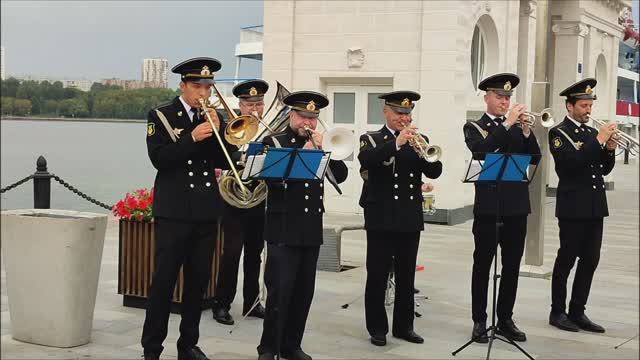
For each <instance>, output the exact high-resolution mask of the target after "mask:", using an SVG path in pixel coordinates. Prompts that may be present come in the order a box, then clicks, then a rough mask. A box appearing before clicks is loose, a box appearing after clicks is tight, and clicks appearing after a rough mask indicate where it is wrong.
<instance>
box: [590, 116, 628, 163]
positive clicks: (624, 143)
mask: <svg viewBox="0 0 640 360" xmlns="http://www.w3.org/2000/svg"><path fill="white" fill-rule="evenodd" d="M587 117H588V118H589V119H590V120H592V121H593V123H594V124H596V125H598V126H599V127H600V126H604V125H606V124H607V123H606V122H605V121H604V120H600V119H596V118H594V117H593V116H591V115H587ZM611 139H613V141H614V142H615V143H616V144H618V146H620V148H622V149H623V150H626V151H628V152H629V153H630V154H631V155H638V150H639V147H640V144H638V139H636V138H634V137H633V136H631V135H629V134H627V133H625V132H624V131H620V130H619V129H617V128H616V130H615V131H614V133H613V136H612V137H611Z"/></svg>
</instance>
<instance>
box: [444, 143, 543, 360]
mask: <svg viewBox="0 0 640 360" xmlns="http://www.w3.org/2000/svg"><path fill="white" fill-rule="evenodd" d="M534 157H535V158H536V159H537V160H536V161H535V162H532V159H534ZM539 159H540V155H539V154H538V155H531V154H510V153H474V154H473V156H472V159H471V161H470V162H469V167H468V168H467V171H466V173H465V177H464V179H463V180H462V182H463V183H494V184H496V228H495V237H496V241H495V244H494V246H495V249H494V251H495V255H494V257H493V302H492V313H491V326H489V327H488V328H487V329H486V330H485V331H483V332H482V333H480V334H479V335H478V337H481V336H482V335H484V334H487V333H489V346H488V348H487V360H489V357H490V355H491V346H492V344H493V340H494V339H498V340H501V341H504V342H506V343H508V344H511V345H513V346H515V347H516V348H518V350H520V352H522V353H523V354H524V355H525V356H526V357H528V358H529V359H531V360H534V359H533V357H532V356H531V355H529V353H527V352H526V351H525V350H524V349H523V348H522V347H520V345H518V344H517V343H516V342H515V341H513V339H510V338H509V337H508V336H505V335H503V336H504V339H503V338H502V337H500V336H498V335H496V292H497V289H498V278H499V277H500V275H498V244H499V243H500V228H501V227H502V225H503V224H502V222H501V218H500V210H501V209H500V207H501V206H500V187H501V184H502V183H504V182H511V183H517V182H519V183H524V184H529V183H530V182H531V180H532V179H533V177H534V175H535V172H536V169H537V166H536V167H535V168H534V170H533V171H532V172H531V176H528V171H527V170H528V165H529V164H532V163H533V164H537V163H538V161H539ZM478 169H480V170H479V171H478ZM478 337H471V340H469V341H468V342H467V343H466V344H464V345H462V346H461V347H460V348H458V349H457V350H456V351H454V352H452V353H451V355H453V356H456V354H457V353H459V352H460V351H462V350H463V349H464V348H466V347H467V346H469V345H470V344H471V343H472V342H475V341H476V339H477V338H478Z"/></svg>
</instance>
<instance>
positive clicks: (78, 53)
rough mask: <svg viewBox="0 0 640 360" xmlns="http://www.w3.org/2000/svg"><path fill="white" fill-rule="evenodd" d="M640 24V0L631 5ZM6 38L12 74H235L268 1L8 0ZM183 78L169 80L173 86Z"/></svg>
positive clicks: (251, 68)
mask: <svg viewBox="0 0 640 360" xmlns="http://www.w3.org/2000/svg"><path fill="white" fill-rule="evenodd" d="M632 3H633V8H634V11H633V14H634V18H635V23H636V24H638V23H640V21H639V20H638V15H637V14H638V9H639V7H638V3H639V0H632ZM0 6H1V10H2V12H1V22H0V24H1V35H2V36H1V37H2V45H3V46H4V47H5V61H6V73H7V74H8V75H19V76H22V75H39V76H48V77H53V78H58V79H82V78H85V79H89V80H99V79H102V78H112V77H117V78H122V79H140V77H141V62H142V59H143V58H146V57H162V58H166V59H168V60H169V66H170V67H172V66H173V65H175V64H176V63H178V62H180V61H182V60H184V59H186V58H189V57H195V56H212V57H215V58H217V59H218V60H220V61H221V62H222V70H221V71H220V73H219V75H218V78H230V77H233V76H234V73H235V57H234V51H235V45H236V43H237V42H238V41H239V37H240V28H241V27H247V26H255V25H262V19H263V4H262V1H249V0H236V1H219V0H214V1H177V0H173V1H169V0H165V1H95V0H92V1H89V0H85V1H81V0H77V1H16V0H2V1H1V2H0ZM260 75H261V73H260V62H259V61H255V60H243V65H242V67H241V72H240V77H241V78H254V77H259V76H260ZM177 82H178V77H177V76H175V75H170V78H169V84H170V86H171V87H174V86H176V85H177Z"/></svg>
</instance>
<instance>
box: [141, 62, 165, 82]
mask: <svg viewBox="0 0 640 360" xmlns="http://www.w3.org/2000/svg"><path fill="white" fill-rule="evenodd" d="M168 70H169V62H168V61H167V59H158V58H154V59H142V82H143V83H147V84H154V85H157V86H153V87H160V88H167V87H168V82H167V73H168Z"/></svg>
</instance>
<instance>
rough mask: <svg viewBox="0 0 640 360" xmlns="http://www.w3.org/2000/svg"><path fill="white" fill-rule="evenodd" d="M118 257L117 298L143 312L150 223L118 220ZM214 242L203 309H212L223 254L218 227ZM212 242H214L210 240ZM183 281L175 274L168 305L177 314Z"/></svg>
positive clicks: (150, 258)
mask: <svg viewBox="0 0 640 360" xmlns="http://www.w3.org/2000/svg"><path fill="white" fill-rule="evenodd" d="M119 225H120V231H119V253H118V294H120V295H123V301H122V304H123V305H124V306H130V307H136V308H141V309H144V308H146V303H147V297H148V296H149V290H150V286H151V280H152V278H153V269H154V267H155V261H154V260H155V257H154V254H155V242H154V236H153V232H154V230H153V223H149V222H139V221H130V220H120V224H119ZM215 240H216V246H215V252H214V257H213V262H212V264H211V275H212V276H211V278H210V279H209V286H208V288H207V291H206V293H205V296H204V301H203V309H208V308H211V306H212V303H213V296H214V293H215V288H216V279H217V277H218V276H217V275H218V270H219V264H220V256H221V254H222V251H221V249H222V239H221V236H220V225H218V236H217V239H215ZM212 241H213V239H212ZM183 286H184V279H183V275H182V269H180V272H179V274H178V280H177V281H176V287H175V289H174V291H173V298H172V301H171V312H173V313H180V304H181V300H182V291H183Z"/></svg>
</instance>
